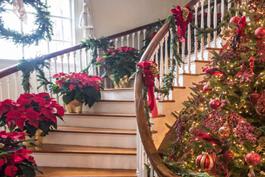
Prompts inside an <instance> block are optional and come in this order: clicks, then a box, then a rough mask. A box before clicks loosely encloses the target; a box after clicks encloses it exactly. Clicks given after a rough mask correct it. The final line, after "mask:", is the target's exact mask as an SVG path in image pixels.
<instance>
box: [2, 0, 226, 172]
mask: <svg viewBox="0 0 265 177" xmlns="http://www.w3.org/2000/svg"><path fill="white" fill-rule="evenodd" d="M207 2H208V3H207ZM228 2H229V1H227V0H222V1H219V0H214V1H211V0H208V1H207V0H201V1H198V0H192V1H190V2H189V3H188V6H190V7H191V8H192V9H193V12H194V19H193V23H194V24H197V25H198V24H201V25H200V26H201V28H205V27H216V25H217V23H218V21H221V20H222V19H223V17H224V12H225V9H228V8H230V7H231V6H230V5H229V3H228ZM202 14H203V15H202ZM218 14H220V15H218ZM147 28H149V27H148V26H144V27H140V28H136V30H130V33H129V34H128V33H121V34H122V35H113V36H112V37H110V38H111V40H112V41H113V42H114V43H115V46H116V47H119V46H122V45H124V44H127V46H131V47H136V48H138V49H140V48H141V47H142V46H143V43H141V41H142V40H144V39H145V38H146V35H147V33H146V29H147ZM172 33H173V31H170V29H169V24H167V23H166V24H165V25H164V26H162V28H161V29H160V30H159V31H158V33H157V34H156V35H155V37H154V38H153V40H152V41H151V43H150V44H149V46H148V48H147V49H146V51H145V52H144V54H143V56H142V59H141V60H142V61H144V60H153V61H155V62H156V63H158V64H159V65H158V67H159V72H160V76H161V78H162V77H163V75H164V74H167V73H168V72H169V68H170V65H171V61H172V60H171V59H172V57H173V48H172V47H171V46H169V43H170V42H171V41H172V36H173V34H172ZM197 33H198V31H197V30H196V29H194V28H192V27H191V25H189V26H188V29H187V41H186V42H185V43H183V44H181V43H179V42H178V44H177V46H178V49H177V51H178V52H179V53H180V54H181V57H182V59H183V60H184V62H185V63H184V64H182V65H181V66H180V67H177V70H176V73H175V78H174V87H173V90H172V91H171V92H170V95H169V96H168V97H166V98H161V99H160V100H159V101H158V108H159V113H160V115H159V116H158V117H156V118H154V119H152V120H151V121H152V123H153V124H152V127H151V129H150V127H149V126H148V123H147V119H146V117H145V114H144V107H143V96H142V89H143V82H142V76H141V74H139V73H138V74H137V75H136V79H135V89H133V88H125V89H113V88H107V87H105V89H104V91H102V99H101V101H99V102H98V103H96V104H95V105H94V106H93V107H92V108H88V107H85V109H84V113H82V114H66V115H65V116H64V121H60V122H59V127H58V129H57V130H55V131H53V132H51V133H50V134H49V135H48V136H47V137H45V138H44V139H43V144H42V145H41V146H39V147H37V148H35V149H34V156H35V158H36V161H37V164H38V166H40V169H41V171H43V174H40V175H39V176H40V177H135V176H138V177H145V176H148V177H157V176H160V177H173V176H176V175H175V174H173V173H172V172H171V171H170V170H169V169H168V168H167V167H166V166H165V165H164V164H163V162H162V159H161V157H160V156H159V150H161V149H163V147H164V146H166V144H167V142H168V140H169V139H170V138H171V137H170V128H169V127H170V126H172V125H173V124H174V123H175V120H176V119H175V117H174V116H172V114H171V113H172V111H179V110H181V108H182V107H183V105H182V103H183V102H184V101H185V100H187V99H188V96H189V94H190V92H191V90H190V87H191V86H192V84H193V83H197V82H199V81H201V80H202V79H203V75H201V74H202V67H203V66H205V65H207V64H208V63H209V59H210V58H211V54H210V53H209V52H208V51H207V50H206V49H207V48H209V47H211V48H213V49H215V48H217V47H220V43H221V41H220V40H218V36H217V32H213V33H212V34H210V35H208V36H204V35H202V36H196V34H197ZM89 55H90V54H89V51H86V50H85V48H83V47H82V46H80V45H78V46H74V47H72V48H68V49H66V50H63V51H59V52H55V53H53V54H49V55H47V56H44V57H40V58H37V59H41V60H48V61H49V62H50V63H51V68H49V70H47V71H45V73H46V75H47V76H48V77H51V76H52V75H53V74H55V73H58V72H73V71H81V70H82V69H84V66H86V64H87V63H88V60H89ZM95 71H97V69H96V68H93V69H92V70H91V71H90V72H91V73H93V72H95ZM20 83H21V73H20V71H18V69H17V68H16V66H13V67H10V68H7V69H5V70H2V71H0V100H3V99H5V98H12V99H15V98H17V96H18V95H19V94H20V93H21V92H22V88H21V87H20ZM31 83H32V87H33V90H32V92H40V91H42V90H40V89H37V84H36V83H37V81H36V74H35V73H34V74H33V77H32V80H31ZM106 85H108V84H107V83H105V86H106ZM156 85H157V86H158V87H159V86H161V82H158V83H156ZM12 88H18V89H17V90H12ZM54 97H55V95H54ZM58 101H59V102H61V103H62V101H61V100H60V98H58ZM171 131H174V130H171Z"/></svg>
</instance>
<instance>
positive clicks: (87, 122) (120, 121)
mask: <svg viewBox="0 0 265 177" xmlns="http://www.w3.org/2000/svg"><path fill="white" fill-rule="evenodd" d="M58 124H59V125H63V126H72V127H75V126H76V127H91V128H113V129H130V130H135V129H136V118H134V117H102V116H87V117H85V116H64V121H61V120H59V122H58Z"/></svg>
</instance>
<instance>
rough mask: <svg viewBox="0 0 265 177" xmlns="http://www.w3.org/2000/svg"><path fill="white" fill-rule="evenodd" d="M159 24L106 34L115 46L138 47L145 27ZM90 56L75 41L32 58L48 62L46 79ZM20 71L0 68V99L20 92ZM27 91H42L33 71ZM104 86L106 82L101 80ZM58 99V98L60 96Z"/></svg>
mask: <svg viewBox="0 0 265 177" xmlns="http://www.w3.org/2000/svg"><path fill="white" fill-rule="evenodd" d="M159 25H160V22H155V23H151V24H148V25H144V26H140V27H138V28H135V29H132V30H128V31H126V32H122V33H118V34H115V35H111V36H108V37H106V38H108V39H109V40H110V41H112V42H113V43H114V46H115V47H116V48H118V47H121V46H128V47H134V48H136V49H141V48H142V47H143V45H144V40H145V39H146V35H147V31H148V30H149V29H150V28H156V27H157V26H159ZM91 59H92V51H91V50H87V49H86V47H85V46H83V45H81V44H80V45H76V46H73V47H70V48H67V49H64V50H60V51H57V52H54V53H51V54H48V55H44V56H40V57H37V58H35V60H42V61H43V60H46V61H48V62H49V63H50V67H49V69H46V70H45V71H44V72H45V76H46V78H47V79H50V80H51V79H52V76H53V75H54V74H56V73H59V72H65V73H69V72H80V71H82V70H83V69H84V68H85V67H87V66H88V64H89V63H90V61H91ZM89 73H90V74H93V75H95V74H97V75H100V74H101V73H100V72H99V70H97V68H91V69H90V71H89ZM21 79H22V73H21V71H19V69H18V64H17V65H13V66H11V67H9V68H5V69H3V70H0V100H4V99H7V98H9V99H16V98H17V97H18V96H19V95H20V94H21V93H23V92H24V91H23V88H22V86H21V83H22V80H21ZM30 84H31V92H33V93H38V92H42V91H44V90H43V88H39V89H38V82H37V75H36V73H33V74H32V76H31V81H30ZM104 85H105V86H106V85H107V83H106V82H105V83H104ZM58 101H60V102H61V100H59V98H58Z"/></svg>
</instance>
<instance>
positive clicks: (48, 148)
mask: <svg viewBox="0 0 265 177" xmlns="http://www.w3.org/2000/svg"><path fill="white" fill-rule="evenodd" d="M32 150H33V151H34V152H38V153H75V154H111V155H136V149H135V148H113V147H90V146H76V145H59V144H43V145H41V146H39V147H34V148H32Z"/></svg>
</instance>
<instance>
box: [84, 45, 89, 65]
mask: <svg viewBox="0 0 265 177" xmlns="http://www.w3.org/2000/svg"><path fill="white" fill-rule="evenodd" d="M84 52H85V57H86V67H88V64H89V59H88V58H89V56H88V55H89V50H86V49H85V50H84Z"/></svg>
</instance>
